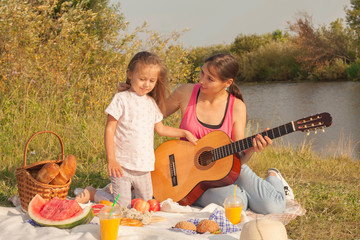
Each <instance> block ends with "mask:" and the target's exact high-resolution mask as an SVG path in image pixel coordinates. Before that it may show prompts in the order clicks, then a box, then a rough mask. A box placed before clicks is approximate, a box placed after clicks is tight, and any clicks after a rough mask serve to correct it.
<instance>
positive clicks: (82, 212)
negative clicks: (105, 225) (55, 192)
mask: <svg viewBox="0 0 360 240" xmlns="http://www.w3.org/2000/svg"><path fill="white" fill-rule="evenodd" d="M28 214H29V216H30V217H31V219H32V220H34V221H35V222H36V223H38V224H39V225H41V226H46V227H57V228H66V229H68V228H73V227H75V226H78V225H80V224H86V223H89V222H90V221H91V220H92V219H93V218H94V213H93V210H92V208H91V207H90V206H88V207H85V208H84V209H82V208H81V207H80V205H79V203H78V202H76V201H74V200H67V199H64V200H62V199H58V198H56V197H55V198H53V199H51V200H50V201H46V200H44V199H43V198H42V197H41V196H40V195H39V194H36V195H35V197H34V198H33V199H32V200H31V201H30V203H29V208H28Z"/></svg>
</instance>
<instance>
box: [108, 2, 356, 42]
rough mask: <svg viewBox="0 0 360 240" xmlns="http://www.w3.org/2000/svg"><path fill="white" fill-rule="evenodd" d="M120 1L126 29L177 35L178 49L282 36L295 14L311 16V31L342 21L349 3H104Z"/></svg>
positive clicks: (297, 15)
mask: <svg viewBox="0 0 360 240" xmlns="http://www.w3.org/2000/svg"><path fill="white" fill-rule="evenodd" d="M110 2H111V3H117V2H120V11H121V12H122V13H123V14H124V16H125V19H126V20H127V21H128V22H130V30H132V29H135V27H137V26H141V25H142V24H143V23H144V22H147V24H148V26H149V29H150V30H153V31H157V32H159V33H160V34H161V35H163V36H170V35H171V33H172V32H173V31H179V32H181V31H183V30H185V29H188V31H187V32H185V33H183V34H182V36H181V38H180V39H179V42H180V43H182V44H183V46H184V47H201V46H210V45H213V44H230V43H232V42H233V41H234V39H235V38H236V37H237V36H238V35H240V34H245V35H249V34H264V33H271V32H273V31H275V30H277V29H279V30H282V31H286V30H287V29H288V22H291V23H294V22H295V19H296V18H297V17H299V16H301V13H304V12H305V13H307V15H309V16H311V18H312V22H313V24H314V26H320V25H328V24H329V23H330V22H332V21H335V20H336V19H338V18H344V17H345V11H344V7H350V0H110Z"/></svg>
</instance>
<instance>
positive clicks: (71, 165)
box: [50, 155, 76, 185]
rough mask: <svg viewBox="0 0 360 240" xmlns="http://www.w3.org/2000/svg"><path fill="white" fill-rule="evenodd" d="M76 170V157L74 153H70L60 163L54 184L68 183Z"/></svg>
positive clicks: (52, 182)
mask: <svg viewBox="0 0 360 240" xmlns="http://www.w3.org/2000/svg"><path fill="white" fill-rule="evenodd" d="M75 171H76V158H75V157H74V155H69V156H67V157H66V159H65V160H64V161H63V162H62V163H61V165H60V171H59V174H58V175H57V176H56V177H55V178H54V180H52V181H51V183H50V184H53V185H63V184H66V183H67V182H68V181H69V179H70V178H71V177H72V176H73V175H74V174H75Z"/></svg>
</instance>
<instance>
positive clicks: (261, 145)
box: [252, 128, 272, 152]
mask: <svg viewBox="0 0 360 240" xmlns="http://www.w3.org/2000/svg"><path fill="white" fill-rule="evenodd" d="M267 130H269V128H267V129H265V131H267ZM269 145H272V140H271V139H270V138H269V137H268V136H265V137H263V136H261V135H260V134H257V135H256V136H255V138H253V148H252V150H253V151H254V152H261V151H262V150H264V149H265V148H266V147H267V146H269Z"/></svg>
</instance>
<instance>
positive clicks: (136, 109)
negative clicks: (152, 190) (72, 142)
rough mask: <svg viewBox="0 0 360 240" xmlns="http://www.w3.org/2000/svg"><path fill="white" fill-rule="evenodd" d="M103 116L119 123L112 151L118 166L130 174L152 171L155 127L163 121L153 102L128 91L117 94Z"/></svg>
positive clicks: (147, 97)
mask: <svg viewBox="0 0 360 240" xmlns="http://www.w3.org/2000/svg"><path fill="white" fill-rule="evenodd" d="M105 113H106V114H110V115H111V116H113V117H114V118H115V119H116V120H117V121H118V122H117V126H116V131H115V139H114V148H115V157H116V161H117V162H118V163H119V164H120V166H122V167H124V168H126V169H129V170H133V171H144V172H145V171H146V172H147V171H152V170H154V163H155V155H154V125H155V124H156V123H158V122H160V121H161V120H162V118H163V115H162V113H161V111H160V109H159V107H158V106H157V104H156V102H155V100H154V99H153V98H152V97H150V96H148V95H144V96H139V95H137V94H136V93H135V92H133V91H129V90H128V91H123V92H119V93H116V94H115V96H114V98H113V99H112V101H111V103H110V104H109V106H108V107H107V108H106V109H105Z"/></svg>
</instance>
